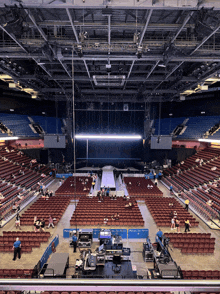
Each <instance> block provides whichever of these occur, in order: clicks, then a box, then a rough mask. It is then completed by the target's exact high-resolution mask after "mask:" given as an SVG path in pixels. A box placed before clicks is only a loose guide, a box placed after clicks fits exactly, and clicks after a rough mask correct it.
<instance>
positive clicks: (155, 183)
mask: <svg viewBox="0 0 220 294" xmlns="http://www.w3.org/2000/svg"><path fill="white" fill-rule="evenodd" d="M154 185H155V186H157V178H155V180H154Z"/></svg>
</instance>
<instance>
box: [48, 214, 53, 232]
mask: <svg viewBox="0 0 220 294" xmlns="http://www.w3.org/2000/svg"><path fill="white" fill-rule="evenodd" d="M50 226H52V228H54V224H53V218H52V216H51V215H50V216H49V224H48V227H47V228H48V229H49V227H50Z"/></svg>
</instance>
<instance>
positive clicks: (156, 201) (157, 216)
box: [145, 197, 199, 227]
mask: <svg viewBox="0 0 220 294" xmlns="http://www.w3.org/2000/svg"><path fill="white" fill-rule="evenodd" d="M145 203H146V205H147V208H148V210H149V211H150V213H151V215H152V217H153V219H154V221H155V222H156V224H157V226H159V227H169V226H171V218H172V217H171V214H172V213H173V212H174V211H176V212H177V217H178V219H179V221H180V227H184V225H185V221H186V220H189V221H190V224H191V226H192V227H198V225H199V222H198V221H196V219H195V218H194V217H193V216H192V215H191V214H190V213H189V212H188V211H186V210H185V209H184V208H183V206H182V205H181V204H180V203H179V202H178V201H177V200H176V199H175V198H171V197H148V198H146V199H145ZM171 204H172V205H171Z"/></svg>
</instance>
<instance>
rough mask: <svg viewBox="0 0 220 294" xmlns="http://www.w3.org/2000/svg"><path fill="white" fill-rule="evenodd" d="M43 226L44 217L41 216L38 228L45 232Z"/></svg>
mask: <svg viewBox="0 0 220 294" xmlns="http://www.w3.org/2000/svg"><path fill="white" fill-rule="evenodd" d="M44 228H45V220H44V218H42V219H41V221H40V230H41V231H43V232H45V229H44Z"/></svg>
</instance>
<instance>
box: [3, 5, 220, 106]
mask: <svg viewBox="0 0 220 294" xmlns="http://www.w3.org/2000/svg"><path fill="white" fill-rule="evenodd" d="M2 2H4V3H2ZM219 29H220V2H219V1H218V0H217V1H209V0H207V1H206V0H204V1H203V0H190V1H189V0H145V1H144V0H126V1H125V0H118V1H116V0H8V1H7V0H5V1H1V3H0V30H1V33H0V78H1V79H2V80H4V81H6V82H8V83H9V85H10V87H12V88H14V89H15V90H25V91H26V92H28V93H30V94H31V95H32V97H33V98H34V97H35V98H36V97H37V98H38V99H51V100H57V101H62V100H66V99H71V97H72V93H73V91H72V88H73V85H74V89H75V90H74V97H75V101H79V102H80V101H81V102H101V103H102V102H108V101H111V102H152V101H155V102H157V101H178V100H180V99H193V97H194V96H193V95H191V94H192V93H198V92H201V93H203V92H204V91H206V92H207V91H210V85H212V86H211V87H213V85H214V84H215V83H216V82H218V79H219V77H220V30H219ZM216 85H217V84H216ZM212 89H213V88H212ZM214 89H215V85H214ZM182 96H183V97H182ZM184 97H185V98H184ZM197 97H198V95H197Z"/></svg>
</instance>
